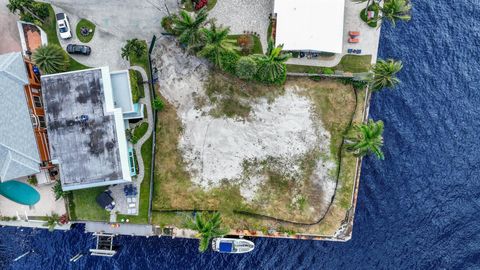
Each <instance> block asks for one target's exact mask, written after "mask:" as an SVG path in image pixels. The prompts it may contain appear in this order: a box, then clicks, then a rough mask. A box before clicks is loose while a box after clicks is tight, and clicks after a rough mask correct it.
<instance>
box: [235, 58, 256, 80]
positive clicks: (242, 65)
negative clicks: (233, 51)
mask: <svg viewBox="0 0 480 270" xmlns="http://www.w3.org/2000/svg"><path fill="white" fill-rule="evenodd" d="M257 69H258V68H257V62H255V60H254V59H253V58H251V57H248V56H244V57H240V59H239V60H238V62H237V66H236V74H237V76H238V77H239V78H240V79H245V80H251V79H253V78H254V76H255V74H256V73H257Z"/></svg>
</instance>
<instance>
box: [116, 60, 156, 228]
mask: <svg viewBox="0 0 480 270" xmlns="http://www.w3.org/2000/svg"><path fill="white" fill-rule="evenodd" d="M130 68H131V69H133V70H137V71H138V72H140V73H141V74H142V79H143V81H144V82H146V81H148V76H147V73H146V72H145V70H143V68H141V67H138V66H132V67H130ZM143 87H144V92H145V97H144V98H141V99H140V100H139V102H140V103H143V104H145V107H146V110H147V115H146V117H145V118H143V119H142V120H141V121H139V122H137V123H135V124H130V129H132V130H133V129H134V128H135V127H137V126H138V125H140V124H142V123H145V122H146V123H148V129H147V132H146V133H145V135H144V136H143V137H142V138H140V139H139V140H138V142H137V143H136V144H135V145H134V149H135V153H136V159H137V161H138V172H137V173H138V174H137V176H135V177H134V180H133V182H132V183H129V184H133V185H134V186H135V187H136V188H137V195H136V196H135V198H136V215H138V212H139V206H140V205H139V204H140V186H141V184H142V181H143V180H144V179H145V165H144V163H143V157H142V146H143V144H144V143H145V142H146V141H147V140H148V139H149V138H150V136H151V134H152V131H153V117H152V115H153V111H152V102H151V97H150V88H149V85H148V83H145V84H144V85H143ZM149 174H150V172H147V175H149ZM129 184H121V185H115V186H111V187H110V188H109V189H110V190H111V191H112V197H113V199H114V200H115V203H116V205H115V209H114V211H118V212H119V213H120V214H125V215H128V214H131V213H128V203H127V198H126V196H125V193H124V191H123V187H124V186H125V185H129ZM110 221H111V222H115V221H116V215H111V217H110Z"/></svg>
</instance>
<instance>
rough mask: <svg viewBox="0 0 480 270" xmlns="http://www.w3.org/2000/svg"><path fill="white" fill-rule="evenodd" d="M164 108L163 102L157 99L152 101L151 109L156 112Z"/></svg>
mask: <svg viewBox="0 0 480 270" xmlns="http://www.w3.org/2000/svg"><path fill="white" fill-rule="evenodd" d="M164 107H165V103H164V102H163V100H162V99H161V98H159V97H156V98H155V99H154V100H153V109H154V110H156V111H159V112H160V111H162V110H163V108H164Z"/></svg>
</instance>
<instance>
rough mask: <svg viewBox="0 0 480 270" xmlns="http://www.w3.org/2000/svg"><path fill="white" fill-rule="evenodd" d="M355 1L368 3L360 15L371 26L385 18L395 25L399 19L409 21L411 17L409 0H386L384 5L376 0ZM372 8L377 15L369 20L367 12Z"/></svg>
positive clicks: (356, 0)
mask: <svg viewBox="0 0 480 270" xmlns="http://www.w3.org/2000/svg"><path fill="white" fill-rule="evenodd" d="M353 1H354V2H357V3H365V2H366V3H367V5H366V8H365V9H363V10H362V11H361V14H360V17H362V19H363V20H364V21H365V22H366V23H368V24H369V25H370V26H376V25H377V22H378V21H383V20H388V21H390V22H391V23H392V25H393V26H395V25H396V22H397V21H409V20H410V19H411V15H410V12H411V10H412V5H411V3H410V1H409V0H384V2H383V6H381V5H379V4H378V3H377V2H375V0H353ZM378 2H381V0H380V1H378ZM370 3H371V4H370ZM370 10H372V11H374V12H375V17H374V18H372V19H370V20H368V19H367V12H368V11H370ZM379 11H380V12H379ZM379 13H380V14H379Z"/></svg>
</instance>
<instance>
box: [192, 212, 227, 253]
mask: <svg viewBox="0 0 480 270" xmlns="http://www.w3.org/2000/svg"><path fill="white" fill-rule="evenodd" d="M187 227H188V228H190V229H193V230H196V231H198V234H197V237H198V238H200V244H199V247H198V250H199V251H200V252H205V251H206V250H207V249H208V245H209V243H210V240H212V239H213V238H215V237H221V236H223V235H225V234H226V233H228V231H229V230H228V229H226V228H222V217H221V216H220V213H219V212H215V213H212V214H209V213H196V214H195V218H193V219H191V220H189V221H187Z"/></svg>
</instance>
